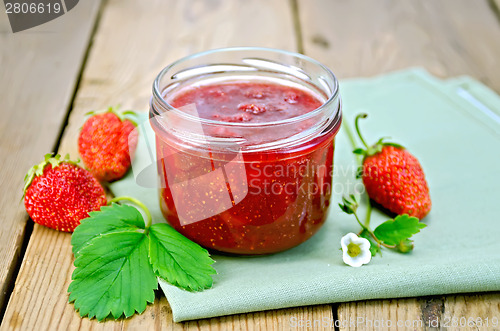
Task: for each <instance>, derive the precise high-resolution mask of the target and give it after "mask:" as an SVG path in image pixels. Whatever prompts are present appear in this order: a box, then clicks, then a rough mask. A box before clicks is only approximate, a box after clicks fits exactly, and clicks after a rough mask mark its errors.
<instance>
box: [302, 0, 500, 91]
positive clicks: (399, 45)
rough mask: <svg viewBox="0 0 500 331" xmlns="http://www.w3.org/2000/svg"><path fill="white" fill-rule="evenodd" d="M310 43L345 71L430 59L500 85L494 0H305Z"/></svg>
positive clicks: (437, 67) (362, 72) (369, 71)
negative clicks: (497, 71) (491, 1)
mask: <svg viewBox="0 0 500 331" xmlns="http://www.w3.org/2000/svg"><path fill="white" fill-rule="evenodd" d="M493 1H498V0H493ZM298 7H299V8H298V10H299V12H300V21H301V25H302V36H303V43H304V45H303V48H304V51H305V53H306V54H308V55H310V56H312V57H314V58H316V59H317V60H319V61H322V62H324V63H326V64H327V65H329V66H330V68H331V69H332V70H333V71H334V72H335V73H336V74H337V75H338V77H339V78H346V77H355V76H371V75H376V74H379V73H382V72H387V71H392V70H397V69H402V68H406V67H409V66H423V67H425V68H426V69H427V70H429V71H430V72H431V73H433V74H435V75H438V76H441V77H448V76H455V75H461V74H468V75H471V76H472V77H474V78H476V79H479V80H481V81H482V82H484V83H485V84H486V85H488V86H490V87H491V88H493V89H494V90H496V91H497V92H500V75H498V74H495V73H494V70H492V68H495V67H496V66H497V64H498V59H499V58H500V43H499V42H498V41H499V40H500V28H499V22H500V21H499V20H498V17H497V16H496V14H495V12H494V11H493V10H492V6H491V5H490V4H489V2H488V0H479V1H469V0H442V1H393V0H384V1H363V0H354V1H329V0H312V1H309V0H299V6H298Z"/></svg>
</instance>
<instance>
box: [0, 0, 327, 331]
mask: <svg viewBox="0 0 500 331" xmlns="http://www.w3.org/2000/svg"><path fill="white" fill-rule="evenodd" d="M236 45H255V46H268V47H279V48H284V49H289V50H293V49H295V38H294V35H293V26H292V18H291V11H290V8H289V2H288V1H287V0H279V1H272V2H270V1H267V0H258V1H243V0H240V1H174V0H169V1H155V2H150V1H148V2H145V1H135V0H120V1H118V0H114V1H108V2H107V3H106V5H105V7H104V9H103V11H102V16H101V20H100V22H99V28H98V31H97V32H96V35H95V38H94V42H93V47H92V49H91V52H90V54H89V59H88V61H87V65H86V68H85V71H84V72H83V77H82V81H81V87H80V89H79V91H78V93H77V96H76V100H75V103H74V109H73V111H72V113H71V116H70V118H69V125H68V127H67V128H66V130H65V132H64V137H63V139H62V142H61V146H60V147H61V148H60V149H61V151H62V152H70V153H71V155H73V156H76V155H77V148H76V137H77V134H78V128H79V127H80V126H81V124H82V119H83V114H84V113H86V112H87V111H89V110H93V109H100V108H103V107H106V106H108V105H112V104H117V103H121V104H122V105H123V106H124V107H127V108H134V109H142V110H146V109H147V107H148V106H147V104H148V101H149V98H150V94H151V85H152V82H153V79H154V77H155V76H156V74H157V73H158V72H159V71H160V70H161V68H162V67H164V66H165V65H167V64H169V63H170V62H172V61H174V60H176V59H177V58H179V57H181V56H184V55H187V54H189V53H193V52H196V51H201V50H205V49H209V48H217V47H225V46H236ZM72 261H73V259H72V254H71V247H70V235H68V234H65V233H58V232H56V231H52V230H50V229H46V228H43V227H40V226H37V225H35V227H34V231H33V234H32V237H31V240H30V242H29V245H28V248H27V251H26V255H25V259H24V261H23V264H22V267H21V270H20V273H19V277H18V279H17V281H16V287H15V289H14V293H13V295H12V298H11V300H10V302H9V305H8V307H7V311H6V314H5V318H4V321H3V322H2V325H1V327H0V329H1V330H6V329H14V330H20V329H21V330H22V329H33V328H34V327H36V328H37V329H46V330H76V329H83V330H87V329H92V330H99V329H106V330H108V329H116V330H121V329H132V330H136V329H143V330H150V329H154V328H156V329H173V328H175V329H177V328H188V329H229V328H234V329H264V328H265V329H267V328H270V329H278V328H280V325H282V324H283V323H286V322H287V321H288V320H289V319H290V318H291V317H296V318H297V320H321V319H322V318H328V319H331V318H332V311H331V307H330V306H329V305H323V306H318V307H314V308H313V307H306V308H293V309H284V310H277V311H271V312H263V313H253V314H245V315H236V316H231V317H222V318H214V319H209V320H203V321H197V322H188V323H183V324H175V323H173V322H172V316H171V310H170V308H169V306H168V303H167V301H166V299H165V298H164V297H160V298H159V299H158V300H157V301H156V302H155V304H154V305H151V306H149V307H148V309H147V311H146V312H145V313H144V314H143V315H141V316H135V317H133V318H131V319H127V320H119V321H117V322H115V321H107V322H105V323H97V322H96V321H95V320H88V319H81V318H80V317H79V316H78V314H77V313H76V312H75V311H74V310H73V306H72V305H69V304H68V303H67V298H68V297H67V293H66V291H67V288H68V285H69V283H70V277H71V272H72V270H73V266H72Z"/></svg>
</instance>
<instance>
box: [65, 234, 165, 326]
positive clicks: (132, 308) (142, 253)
mask: <svg viewBox="0 0 500 331" xmlns="http://www.w3.org/2000/svg"><path fill="white" fill-rule="evenodd" d="M148 249H149V238H148V236H147V235H145V234H144V233H139V232H128V231H126V232H114V233H108V234H105V235H102V236H99V237H96V238H94V239H93V240H92V241H91V242H90V243H89V244H88V245H86V246H85V247H83V248H82V249H81V250H80V251H79V252H78V254H77V256H76V258H75V267H76V269H75V271H74V272H73V275H72V279H73V281H72V282H71V284H70V286H69V289H68V292H70V293H71V294H70V295H69V302H73V301H74V305H75V309H76V310H78V311H79V313H80V316H82V317H84V316H88V317H89V318H93V317H95V318H97V320H99V321H101V320H103V319H105V318H106V317H108V316H109V315H110V314H111V315H112V316H113V317H114V318H115V319H116V318H119V317H120V316H122V315H125V316H126V317H129V316H132V315H133V314H135V312H138V313H142V312H143V311H144V310H145V309H146V305H147V303H148V302H153V301H154V299H155V293H154V290H155V289H157V288H158V281H157V278H156V275H155V273H154V271H153V268H152V267H151V264H150V263H149V258H148Z"/></svg>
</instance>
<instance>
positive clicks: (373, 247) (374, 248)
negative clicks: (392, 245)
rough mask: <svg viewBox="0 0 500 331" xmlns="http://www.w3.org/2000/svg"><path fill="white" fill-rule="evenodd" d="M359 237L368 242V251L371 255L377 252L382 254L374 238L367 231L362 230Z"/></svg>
mask: <svg viewBox="0 0 500 331" xmlns="http://www.w3.org/2000/svg"><path fill="white" fill-rule="evenodd" d="M359 236H360V237H362V238H365V239H367V240H368V241H369V242H370V252H371V253H372V256H375V255H377V253H380V255H382V251H381V250H380V246H379V245H378V244H377V242H376V241H375V239H373V237H372V236H371V235H370V234H369V233H368V231H366V230H363V231H361V233H360V234H359Z"/></svg>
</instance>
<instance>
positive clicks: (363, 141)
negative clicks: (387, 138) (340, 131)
mask: <svg viewBox="0 0 500 331" xmlns="http://www.w3.org/2000/svg"><path fill="white" fill-rule="evenodd" d="M367 116H368V115H367V114H365V113H362V114H359V115H358V116H356V119H355V120H354V125H355V126H356V132H357V133H358V136H359V139H360V140H361V142H362V143H363V145H365V147H366V148H367V149H368V148H369V147H368V144H367V143H366V141H365V139H364V138H363V136H362V135H361V131H359V119H360V118H366V117H367Z"/></svg>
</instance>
